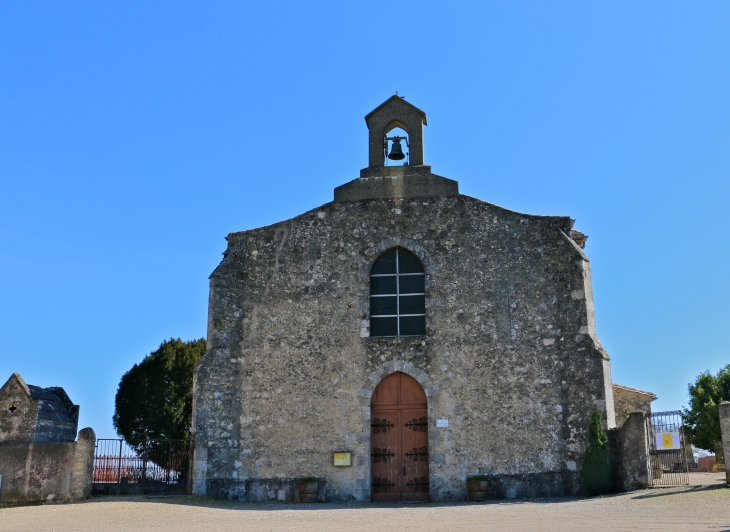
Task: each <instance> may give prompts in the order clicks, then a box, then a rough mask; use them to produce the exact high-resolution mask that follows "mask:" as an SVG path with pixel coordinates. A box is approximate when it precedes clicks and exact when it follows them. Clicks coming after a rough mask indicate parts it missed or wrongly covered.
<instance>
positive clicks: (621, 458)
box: [608, 411, 650, 492]
mask: <svg viewBox="0 0 730 532" xmlns="http://www.w3.org/2000/svg"><path fill="white" fill-rule="evenodd" d="M608 438H609V451H610V457H611V469H612V477H613V489H614V491H616V492H623V491H631V490H636V489H642V488H646V487H648V486H649V485H650V481H649V449H648V447H647V445H646V413H645V412H643V411H639V412H631V413H630V414H629V415H628V416H627V418H626V420H625V421H624V423H623V424H622V425H621V426H620V427H617V428H614V429H611V430H609V431H608Z"/></svg>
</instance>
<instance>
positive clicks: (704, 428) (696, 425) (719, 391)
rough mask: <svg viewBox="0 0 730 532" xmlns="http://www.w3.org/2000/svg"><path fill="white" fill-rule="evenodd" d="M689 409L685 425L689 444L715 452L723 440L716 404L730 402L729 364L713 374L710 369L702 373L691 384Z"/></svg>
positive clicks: (685, 412) (685, 414)
mask: <svg viewBox="0 0 730 532" xmlns="http://www.w3.org/2000/svg"><path fill="white" fill-rule="evenodd" d="M688 387H689V408H685V409H684V423H685V425H684V428H685V431H686V433H687V435H688V437H689V441H690V443H692V444H693V445H694V446H695V447H698V448H700V449H706V450H708V451H712V452H714V451H715V449H714V445H715V442H716V441H720V440H721V439H722V436H721V434H720V413H719V412H718V409H717V406H718V405H719V404H720V403H721V402H723V401H730V364H728V365H727V366H725V367H724V368H722V369H721V370H720V371H718V372H717V376H714V377H713V376H712V375H711V374H710V372H709V371H706V372H704V373H702V374H700V375H699V376H698V377H697V380H696V381H695V383H694V384H689V386H688Z"/></svg>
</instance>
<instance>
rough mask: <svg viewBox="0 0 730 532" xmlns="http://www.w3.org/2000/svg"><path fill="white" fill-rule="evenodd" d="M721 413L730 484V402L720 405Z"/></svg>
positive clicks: (726, 470)
mask: <svg viewBox="0 0 730 532" xmlns="http://www.w3.org/2000/svg"><path fill="white" fill-rule="evenodd" d="M718 410H719V412H720V431H721V434H722V447H723V451H724V453H725V480H726V481H727V483H728V484H730V467H728V464H727V459H728V456H730V402H728V401H723V402H722V403H720V404H719V405H718Z"/></svg>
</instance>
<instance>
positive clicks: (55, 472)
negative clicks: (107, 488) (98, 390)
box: [0, 373, 96, 503]
mask: <svg viewBox="0 0 730 532" xmlns="http://www.w3.org/2000/svg"><path fill="white" fill-rule="evenodd" d="M78 423H79V406H78V405H75V404H73V402H71V399H69V397H68V395H67V394H66V392H65V391H64V389H63V388H59V387H51V388H41V387H39V386H33V385H29V384H26V383H25V381H24V380H23V378H22V377H21V376H20V375H19V374H17V373H13V374H12V375H11V376H10V378H9V379H8V380H7V382H6V383H5V384H4V385H3V387H2V388H0V503H29V502H40V501H49V500H66V499H79V498H87V497H89V496H90V495H91V480H92V478H91V477H92V471H93V463H94V447H95V444H96V435H95V434H94V431H93V430H92V429H91V428H86V429H83V430H81V431H80V432H79V434H78V440H77V435H76V429H77V427H78Z"/></svg>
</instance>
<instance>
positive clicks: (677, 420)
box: [646, 410, 689, 486]
mask: <svg viewBox="0 0 730 532" xmlns="http://www.w3.org/2000/svg"><path fill="white" fill-rule="evenodd" d="M646 438H647V442H646V443H647V448H648V449H649V478H650V479H651V485H652V486H682V485H687V484H689V465H688V463H687V453H686V452H685V444H686V442H685V436H684V423H683V421H682V412H680V411H679V410H673V411H670V412H654V413H652V414H651V416H648V415H647V418H646Z"/></svg>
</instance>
